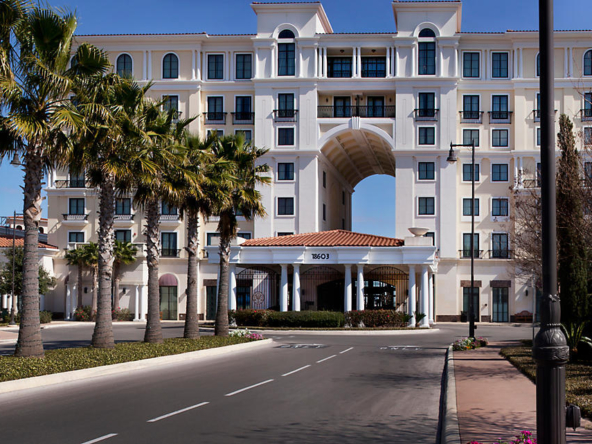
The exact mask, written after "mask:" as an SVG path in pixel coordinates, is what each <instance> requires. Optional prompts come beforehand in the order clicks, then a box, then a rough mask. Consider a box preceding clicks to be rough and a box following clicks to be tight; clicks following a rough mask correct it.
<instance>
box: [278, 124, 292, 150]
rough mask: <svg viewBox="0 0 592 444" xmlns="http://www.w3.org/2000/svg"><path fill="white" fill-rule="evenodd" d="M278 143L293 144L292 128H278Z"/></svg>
mask: <svg viewBox="0 0 592 444" xmlns="http://www.w3.org/2000/svg"><path fill="white" fill-rule="evenodd" d="M278 145H290V146H291V145H294V128H278Z"/></svg>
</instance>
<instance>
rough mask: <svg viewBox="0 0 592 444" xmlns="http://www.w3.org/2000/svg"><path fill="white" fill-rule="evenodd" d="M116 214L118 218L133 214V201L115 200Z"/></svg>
mask: <svg viewBox="0 0 592 444" xmlns="http://www.w3.org/2000/svg"><path fill="white" fill-rule="evenodd" d="M115 214H116V215H118V216H123V215H129V214H132V200H131V199H130V198H129V197H127V198H126V197H124V198H121V199H116V200H115Z"/></svg>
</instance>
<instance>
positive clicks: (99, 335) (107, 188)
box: [92, 177, 115, 348]
mask: <svg viewBox="0 0 592 444" xmlns="http://www.w3.org/2000/svg"><path fill="white" fill-rule="evenodd" d="M99 196H100V197H99V298H98V301H97V316H96V319H97V320H96V323H95V330H94V332H93V336H92V346H93V347H97V348H114V347H115V341H114V339H113V322H112V317H111V278H112V274H113V213H114V212H115V186H114V180H113V177H108V178H106V179H105V180H104V181H103V183H102V184H101V187H100V195H99Z"/></svg>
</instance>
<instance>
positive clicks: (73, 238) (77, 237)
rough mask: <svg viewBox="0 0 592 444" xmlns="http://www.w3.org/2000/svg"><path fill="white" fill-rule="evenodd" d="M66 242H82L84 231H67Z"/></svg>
mask: <svg viewBox="0 0 592 444" xmlns="http://www.w3.org/2000/svg"><path fill="white" fill-rule="evenodd" d="M68 242H70V243H83V242H84V231H73V232H70V233H68Z"/></svg>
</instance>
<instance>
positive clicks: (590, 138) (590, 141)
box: [537, 126, 592, 145]
mask: <svg viewBox="0 0 592 444" xmlns="http://www.w3.org/2000/svg"><path fill="white" fill-rule="evenodd" d="M537 131H538V132H539V133H540V132H541V129H540V128H537ZM539 138H540V136H539ZM584 144H585V145H592V127H589V126H588V127H586V128H584ZM538 145H540V142H539V143H538Z"/></svg>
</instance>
